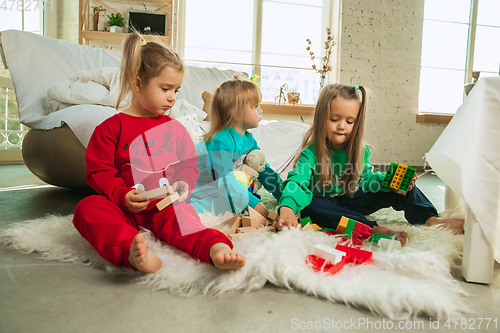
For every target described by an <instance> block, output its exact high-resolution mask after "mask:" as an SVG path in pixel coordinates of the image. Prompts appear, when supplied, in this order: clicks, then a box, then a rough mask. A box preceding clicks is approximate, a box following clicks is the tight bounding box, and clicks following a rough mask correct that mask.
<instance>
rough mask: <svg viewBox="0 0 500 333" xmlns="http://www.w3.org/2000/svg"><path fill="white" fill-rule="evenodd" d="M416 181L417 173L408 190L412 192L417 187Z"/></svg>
mask: <svg viewBox="0 0 500 333" xmlns="http://www.w3.org/2000/svg"><path fill="white" fill-rule="evenodd" d="M416 182H417V174H415V176H413V180H412V181H411V184H410V186H408V192H410V191H411V190H412V189H413V188H414V187H415V183H416Z"/></svg>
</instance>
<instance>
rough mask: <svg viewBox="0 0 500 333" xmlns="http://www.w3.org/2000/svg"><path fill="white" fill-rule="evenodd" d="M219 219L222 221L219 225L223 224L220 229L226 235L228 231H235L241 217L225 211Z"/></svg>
mask: <svg viewBox="0 0 500 333" xmlns="http://www.w3.org/2000/svg"><path fill="white" fill-rule="evenodd" d="M220 220H221V221H222V222H221V223H220V225H221V226H223V229H222V230H221V231H222V232H223V233H225V234H226V235H227V234H228V233H235V232H236V229H238V228H239V227H240V226H241V217H239V216H237V215H234V214H233V213H231V212H225V213H224V215H222V217H221V219H220ZM227 228H229V229H227Z"/></svg>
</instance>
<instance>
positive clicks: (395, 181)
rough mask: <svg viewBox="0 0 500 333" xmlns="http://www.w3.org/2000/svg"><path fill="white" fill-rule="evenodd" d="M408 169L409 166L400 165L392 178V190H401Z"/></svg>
mask: <svg viewBox="0 0 500 333" xmlns="http://www.w3.org/2000/svg"><path fill="white" fill-rule="evenodd" d="M407 168H408V166H407V165H404V164H399V166H398V168H397V169H396V172H395V173H394V177H392V180H391V185H390V186H391V188H392V189H395V190H397V189H399V185H400V184H401V181H402V180H403V177H404V175H405V172H406V169H407Z"/></svg>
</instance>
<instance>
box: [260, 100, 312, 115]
mask: <svg viewBox="0 0 500 333" xmlns="http://www.w3.org/2000/svg"><path fill="white" fill-rule="evenodd" d="M260 107H261V108H262V111H264V114H266V113H267V114H281V115H289V116H313V115H314V105H301V106H295V105H288V104H282V105H277V104H275V103H261V104H260Z"/></svg>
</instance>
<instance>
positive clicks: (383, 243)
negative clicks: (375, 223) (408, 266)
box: [378, 238, 401, 250]
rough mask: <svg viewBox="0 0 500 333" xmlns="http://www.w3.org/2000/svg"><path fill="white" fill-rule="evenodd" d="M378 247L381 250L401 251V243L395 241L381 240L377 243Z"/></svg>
mask: <svg viewBox="0 0 500 333" xmlns="http://www.w3.org/2000/svg"><path fill="white" fill-rule="evenodd" d="M378 245H379V246H380V248H381V249H383V250H395V249H401V242H400V241H398V240H395V239H387V238H381V239H380V240H379V241H378Z"/></svg>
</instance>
